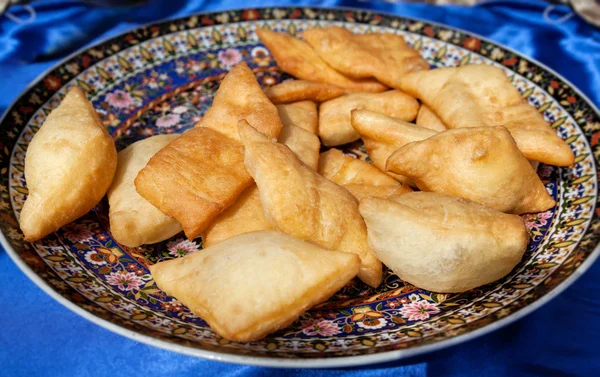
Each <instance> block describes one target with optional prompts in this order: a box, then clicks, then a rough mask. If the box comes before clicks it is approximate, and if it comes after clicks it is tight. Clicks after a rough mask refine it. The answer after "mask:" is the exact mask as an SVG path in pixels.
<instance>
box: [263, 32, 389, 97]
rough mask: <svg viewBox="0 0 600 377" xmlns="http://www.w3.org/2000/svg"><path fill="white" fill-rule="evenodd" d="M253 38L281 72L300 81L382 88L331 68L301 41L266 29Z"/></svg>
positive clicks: (363, 89) (351, 88) (361, 89)
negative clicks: (264, 47)
mask: <svg viewBox="0 0 600 377" xmlns="http://www.w3.org/2000/svg"><path fill="white" fill-rule="evenodd" d="M256 35H258V38H260V40H261V42H262V43H263V44H264V45H265V46H267V48H268V49H269V51H271V54H272V55H273V58H275V61H276V62H277V65H278V66H279V68H281V70H282V71H284V72H286V73H289V74H290V75H292V76H294V77H296V78H299V79H302V80H311V81H317V82H322V83H327V84H333V85H337V86H339V87H342V88H344V89H345V90H347V91H354V92H382V91H384V90H386V89H387V88H386V87H385V85H383V84H381V83H379V82H378V81H376V80H373V79H363V80H356V79H352V78H350V77H348V76H344V75H343V74H341V73H340V72H338V71H336V70H335V69H333V68H331V67H330V66H329V65H328V64H327V63H325V61H324V60H323V59H321V58H320V57H319V55H317V53H316V52H315V51H314V50H313V48H312V47H311V46H310V45H309V44H308V43H306V42H305V41H303V40H302V39H299V38H296V37H293V36H291V35H289V34H286V33H277V32H274V31H271V30H268V29H256Z"/></svg>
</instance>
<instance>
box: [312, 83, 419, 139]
mask: <svg viewBox="0 0 600 377" xmlns="http://www.w3.org/2000/svg"><path fill="white" fill-rule="evenodd" d="M359 108H360V109H367V110H371V111H375V112H378V113H381V114H385V115H388V116H391V117H395V118H398V119H401V120H404V121H411V120H413V119H415V117H416V116H417V112H418V111H419V103H418V102H417V100H416V99H414V98H413V97H411V96H409V95H408V94H406V93H403V92H401V91H399V90H389V91H387V92H383V93H350V94H347V95H345V96H341V97H338V98H335V99H332V100H329V101H327V102H323V103H322V104H321V105H320V106H319V136H320V137H321V140H322V141H323V145H327V146H336V145H342V144H346V143H350V142H352V141H355V140H358V139H359V138H360V135H359V133H358V132H357V131H356V130H354V128H352V122H351V118H350V112H351V111H352V110H353V109H359Z"/></svg>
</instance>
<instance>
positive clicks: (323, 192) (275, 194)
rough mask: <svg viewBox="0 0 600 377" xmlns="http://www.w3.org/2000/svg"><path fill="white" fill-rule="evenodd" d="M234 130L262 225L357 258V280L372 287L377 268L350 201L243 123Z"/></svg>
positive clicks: (376, 279) (339, 189)
mask: <svg viewBox="0 0 600 377" xmlns="http://www.w3.org/2000/svg"><path fill="white" fill-rule="evenodd" d="M239 129H240V137H241V139H242V142H243V143H244V147H245V163H246V168H247V169H248V171H249V172H250V174H251V175H252V177H253V178H254V181H255V182H256V184H257V186H258V190H259V193H260V199H261V202H262V204H263V206H264V209H265V215H266V217H267V219H268V220H269V221H270V222H271V223H272V224H274V225H276V227H277V229H278V230H280V231H282V232H283V233H286V234H289V235H291V236H294V237H298V238H301V239H303V240H306V241H309V242H312V243H315V244H317V245H319V246H321V247H324V248H326V249H331V250H339V251H345V252H348V253H353V254H357V255H358V256H359V257H360V259H361V267H360V271H359V273H358V277H359V278H360V279H361V280H362V281H364V282H365V283H367V284H369V285H371V286H373V287H377V286H378V285H379V283H380V281H381V275H382V270H381V262H379V260H377V258H375V256H374V255H373V252H372V251H371V250H370V249H369V246H368V245H367V236H366V228H365V224H364V221H363V220H362V218H361V217H360V214H359V213H358V201H357V200H356V199H355V198H354V196H352V194H350V193H349V192H348V191H346V190H345V189H344V188H342V187H341V186H338V185H336V184H335V183H333V182H331V181H329V180H328V179H325V178H323V177H322V176H320V175H319V174H318V173H316V172H315V171H313V170H312V169H310V168H309V167H307V166H306V165H304V164H303V163H302V162H300V161H299V160H298V158H297V157H296V156H295V155H294V153H293V152H292V151H290V149H289V148H288V147H286V146H285V145H283V144H279V143H276V142H274V141H273V140H271V139H269V138H267V137H265V136H264V135H262V134H260V133H259V132H257V131H256V130H254V129H253V128H252V127H250V126H249V125H248V124H246V122H244V121H241V122H240V124H239Z"/></svg>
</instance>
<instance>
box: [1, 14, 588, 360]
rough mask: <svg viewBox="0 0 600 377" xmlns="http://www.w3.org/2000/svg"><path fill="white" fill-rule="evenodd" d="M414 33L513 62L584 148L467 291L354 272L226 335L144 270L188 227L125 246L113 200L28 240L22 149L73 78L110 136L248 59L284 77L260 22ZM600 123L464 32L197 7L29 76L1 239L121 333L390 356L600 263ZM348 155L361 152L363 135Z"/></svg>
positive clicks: (383, 19) (23, 264)
mask: <svg viewBox="0 0 600 377" xmlns="http://www.w3.org/2000/svg"><path fill="white" fill-rule="evenodd" d="M331 24H335V25H341V26H345V27H347V28H349V29H351V30H352V31H354V32H356V33H364V32H368V31H380V32H381V31H385V32H392V33H397V34H400V35H402V36H404V37H405V39H406V40H407V42H408V43H410V44H411V45H412V46H413V47H414V48H416V49H417V50H419V51H420V52H421V54H422V55H423V56H424V57H425V58H426V59H428V60H429V61H430V63H431V64H432V65H433V66H438V67H442V66H458V65H463V64H493V65H496V66H499V67H501V68H502V69H504V71H505V72H506V74H507V75H508V76H509V77H510V79H511V80H512V82H513V83H514V85H515V86H517V87H518V88H519V90H520V91H521V93H522V95H523V97H525V98H527V100H528V101H529V102H530V103H531V104H533V105H534V106H536V107H537V109H538V110H539V111H540V113H542V114H543V115H544V116H545V117H546V119H547V120H548V122H550V123H551V125H552V127H553V128H554V129H556V131H557V132H558V133H559V134H560V135H561V136H562V137H563V138H564V139H565V140H566V141H567V143H569V145H570V146H571V148H572V149H573V150H574V151H575V155H576V160H575V161H576V164H575V165H574V166H573V167H571V168H556V167H552V166H546V165H541V166H540V167H539V169H538V173H539V175H540V177H541V179H542V180H543V182H544V183H545V185H546V188H547V190H548V192H550V193H551V195H552V196H553V197H554V198H555V199H556V201H557V203H558V205H557V206H556V207H555V208H554V209H552V210H549V211H547V212H544V213H539V214H536V215H527V216H525V219H526V222H527V225H528V227H529V229H530V231H531V235H532V241H531V244H530V246H529V249H528V251H527V253H526V255H525V257H524V258H523V261H522V262H521V263H520V264H519V265H518V266H517V267H516V268H515V269H514V270H513V271H512V272H511V273H510V274H509V275H508V276H507V277H505V278H504V279H502V280H500V281H497V282H495V283H492V284H489V285H486V286H483V287H480V288H478V289H474V290H471V291H469V292H465V293H462V294H434V293H431V292H428V291H424V290H421V289H418V288H416V287H414V286H412V285H410V284H407V283H405V282H403V281H401V280H399V279H398V277H397V276H395V275H394V274H392V273H390V272H389V271H387V272H386V273H385V274H384V281H383V283H382V284H381V286H380V287H379V288H378V289H371V288H369V287H367V286H365V285H364V284H362V283H361V282H360V281H358V280H355V281H353V282H352V283H351V284H349V285H348V286H346V287H345V288H343V289H342V290H341V291H339V292H338V293H337V294H336V295H335V296H334V297H332V298H331V299H330V300H328V301H327V302H325V303H323V304H321V305H319V306H317V307H315V308H313V309H312V310H310V311H309V312H307V313H306V314H305V315H303V316H302V317H301V318H300V319H299V320H298V321H296V322H295V323H294V324H293V325H291V326H290V327H289V328H287V329H285V330H282V331H279V332H277V333H275V334H272V335H271V336H269V337H267V338H266V339H264V340H262V341H259V342H253V343H246V344H243V343H234V342H229V341H227V340H225V339H222V338H220V337H219V336H217V335H216V334H215V333H214V332H212V331H211V330H210V328H209V327H208V326H207V325H206V323H205V322H204V321H203V320H202V319H201V318H198V317H196V316H195V315H193V314H192V313H191V312H190V311H189V310H188V309H187V308H185V307H184V306H182V305H181V304H180V303H179V302H177V301H176V300H175V299H173V298H171V297H168V296H166V295H165V294H164V293H163V292H161V291H160V290H159V289H157V287H156V285H155V283H154V281H153V280H152V277H151V276H150V274H149V272H148V269H147V268H146V266H147V265H149V264H152V263H156V262H157V261H160V260H166V259H170V258H176V257H180V256H183V255H186V254H188V253H194V252H199V253H201V252H202V251H201V249H202V240H201V239H196V240H194V241H187V240H185V239H184V237H183V236H182V235H181V234H180V235H177V236H175V237H173V238H172V239H170V240H168V241H165V242H163V243H160V244H155V245H146V246H144V247H139V248H127V247H124V246H122V245H119V244H118V243H116V242H115V241H114V240H113V239H112V238H111V234H110V232H109V227H108V218H107V212H108V211H107V203H106V201H103V202H101V203H100V204H99V205H98V206H97V207H96V208H94V210H93V211H91V212H90V213H88V214H87V215H85V216H84V217H82V218H81V219H79V220H77V221H76V222H74V223H72V224H70V225H68V226H65V227H63V228H62V229H61V230H60V231H58V232H57V233H55V234H53V235H51V236H49V237H46V238H45V239H43V240H42V241H40V242H37V243H35V244H29V243H26V242H24V241H23V239H22V233H21V232H20V231H19V227H18V218H19V212H20V210H21V207H22V205H23V202H24V200H25V198H26V196H27V186H26V182H25V178H24V174H23V166H24V158H25V153H26V150H27V145H28V144H29V142H30V141H31V138H32V137H33V135H34V134H35V133H36V131H37V130H38V129H39V127H40V126H41V125H42V123H43V122H44V119H45V118H46V116H47V115H48V113H49V112H50V111H51V110H52V109H53V108H55V107H56V106H57V105H58V104H59V102H60V100H61V98H62V97H63V96H64V95H65V93H66V92H67V90H68V88H69V87H71V86H72V85H79V86H80V87H81V88H82V89H84V90H85V91H86V92H87V95H88V98H89V99H90V100H91V101H92V102H93V104H94V106H95V108H96V109H97V111H98V112H99V113H100V115H101V117H102V119H103V121H104V123H105V125H106V127H107V128H108V129H109V131H110V133H111V134H112V135H113V137H114V140H115V142H116V143H117V147H118V148H119V150H120V149H122V148H124V147H125V146H126V145H128V144H130V143H132V142H134V141H136V140H139V139H142V138H145V137H148V136H150V135H155V134H161V133H173V132H181V131H183V130H185V129H187V128H189V127H191V126H192V125H193V124H194V123H196V122H197V121H198V120H199V119H200V117H202V114H203V113H204V112H205V111H206V109H207V108H208V107H209V106H210V104H211V102H212V98H213V95H214V93H215V91H216V89H217V88H218V86H219V82H220V80H221V79H222V78H223V76H224V75H225V73H226V72H227V71H228V70H229V69H230V68H231V67H232V66H234V65H235V64H237V63H238V62H240V61H242V60H245V61H246V62H248V64H249V66H250V67H251V68H252V70H253V71H254V72H255V74H256V76H257V78H258V80H259V82H260V83H261V85H264V86H269V85H273V84H275V83H278V82H280V81H282V80H285V79H287V78H288V76H286V75H285V74H283V73H282V72H281V71H280V70H279V69H278V67H277V65H276V64H275V61H274V60H273V59H272V57H271V55H270V54H269V51H268V50H267V49H266V48H265V47H263V46H262V45H261V43H260V42H259V41H258V40H257V37H256V35H255V33H254V30H255V28H257V27H259V26H268V27H270V28H272V29H275V30H278V31H287V32H289V33H292V34H295V33H298V32H299V31H301V30H303V29H305V28H307V27H313V26H318V25H321V26H324V25H331ZM599 131H600V119H599V115H598V113H597V110H596V109H595V108H594V107H593V105H592V104H591V103H590V102H589V101H588V100H587V99H586V98H585V97H584V96H583V95H581V93H579V92H578V91H577V90H576V89H575V88H573V87H572V86H571V85H570V84H569V83H568V82H566V81H565V80H564V79H562V78H561V77H560V76H558V75H557V74H556V73H553V72H552V71H550V70H548V69H547V68H544V67H543V66H541V65H540V64H539V63H536V62H534V61H532V60H530V59H527V58H525V57H523V56H521V55H519V54H517V53H515V52H514V51H511V50H508V49H507V48H504V47H502V46H498V45H496V44H494V43H493V42H489V41H486V40H484V39H481V38H479V37H477V36H473V35H470V34H469V33H467V32H465V31H459V30H456V29H451V28H448V27H445V26H441V25H437V24H435V25H434V24H430V23H427V22H425V21H418V20H412V19H404V18H399V17H396V16H390V15H381V14H374V13H370V12H365V11H355V10H330V9H295V8H280V9H277V8H268V9H248V10H239V11H229V12H222V13H211V14H202V15H197V16H191V17H187V18H182V19H178V20H174V21H168V22H164V23H159V24H155V25H150V26H146V27H142V28H139V29H136V30H133V31H131V32H129V33H127V34H124V35H121V36H118V37H116V38H113V39H110V40H107V41H105V42H103V43H101V44H99V45H96V46H95V47H93V48H90V49H87V50H85V51H81V52H78V53H77V54H75V55H73V56H71V57H70V58H68V59H67V60H65V61H64V62H62V63H61V64H60V65H58V66H57V67H55V68H54V69H52V70H51V71H49V72H47V73H46V74H44V75H43V76H42V77H41V78H40V79H39V80H38V81H37V82H35V83H33V84H32V85H31V86H30V88H29V89H27V90H26V91H25V92H24V93H23V94H22V95H21V97H20V98H19V99H18V100H17V101H16V102H15V103H14V105H13V106H12V108H10V109H9V110H8V111H7V113H6V114H5V116H4V118H3V119H2V121H1V124H0V179H1V182H0V183H1V185H0V191H1V200H0V228H1V230H2V233H3V237H2V244H3V246H4V248H5V249H6V250H7V251H8V252H9V253H10V255H11V257H12V258H13V260H14V261H15V262H16V263H17V264H18V265H19V267H20V268H21V269H22V270H23V271H24V272H25V273H26V274H27V275H28V276H29V277H30V278H31V279H32V280H34V281H35V282H36V283H37V284H38V285H39V286H40V287H41V288H42V289H44V290H45V291H46V292H48V293H49V294H50V295H52V296H53V297H54V298H56V299H57V300H58V301H60V302H61V303H63V304H64V305H66V306H67V307H69V308H70V309H72V310H74V311H75V312H77V313H79V314H80V315H82V316H84V317H86V318H88V319H90V320H92V321H94V322H95V323H97V324H99V325H101V326H104V327H106V328H109V329H111V330H113V331H115V332H117V333H120V334H122V335H125V336H128V337H131V338H134V339H137V340H139V341H142V342H145V343H148V344H152V345H155V346H158V347H162V348H166V349H170V350H174V351H178V352H182V353H185V354H189V355H195V356H201V357H207V358H212V359H217V360H223V361H229V362H237V363H248V364H260V365H271V366H291V367H328V366H329V367H331V366H349V365H358V364H367V363H374V362H381V361H388V360H394V359H398V358H402V357H407V356H410V355H415V354H418V353H423V352H427V351H431V350H433V349H438V348H441V347H444V346H448V345H451V344H456V343H458V342H461V341H464V340H466V339H469V338H472V337H474V336H477V335H481V334H483V333H486V332H489V331H491V330H493V329H497V328H499V327H501V326H503V325H505V324H507V323H509V322H511V321H513V320H515V319H517V318H519V317H522V316H523V315H525V314H526V313H529V312H531V311H532V310H533V309H535V308H538V307H539V306H540V305H542V304H543V303H544V302H547V301H548V300H549V299H550V298H552V297H553V296H555V295H556V294H558V293H559V292H560V291H561V290H563V289H564V288H565V287H566V286H568V285H569V284H570V283H572V282H573V281H574V280H575V279H576V277H577V276H579V275H580V274H581V273H582V272H583V271H584V270H585V269H586V268H587V267H588V266H589V265H590V264H591V263H592V262H593V260H594V259H595V258H596V256H597V254H598V249H596V245H597V243H598V239H599V231H600V219H599V218H598V214H597V211H596V204H597V201H598V181H597V174H596V173H597V163H598V158H600V147H599V146H600V145H599V144H598V141H599V139H600V132H599ZM346 150H347V152H349V153H355V154H356V155H358V156H359V157H361V158H365V157H366V155H365V154H364V151H363V150H362V148H361V147H360V145H359V144H355V145H352V146H349V147H348V148H347V149H346Z"/></svg>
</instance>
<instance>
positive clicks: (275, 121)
mask: <svg viewBox="0 0 600 377" xmlns="http://www.w3.org/2000/svg"><path fill="white" fill-rule="evenodd" d="M242 118H243V119H247V120H248V121H249V122H251V124H252V126H253V127H255V128H256V129H257V130H258V132H262V133H264V134H265V135H268V137H277V136H279V133H280V131H281V128H282V124H281V121H280V119H279V115H278V114H277V108H276V107H275V105H273V104H272V103H271V101H270V100H269V99H268V98H267V96H266V95H265V94H264V92H263V91H262V89H261V88H260V86H259V85H258V82H257V81H256V78H255V77H254V74H253V73H252V71H251V70H250V69H249V68H248V66H247V65H246V63H240V64H238V65H237V66H235V67H234V68H233V69H232V70H231V71H230V72H229V73H228V74H227V76H225V78H224V79H223V82H222V83H221V86H220V87H219V90H218V91H217V93H216V95H215V99H214V101H213V105H212V107H211V108H210V109H209V110H208V111H207V112H206V114H205V116H204V117H203V118H202V120H201V121H200V122H199V123H198V125H197V126H196V127H195V128H194V129H192V130H190V131H188V132H186V133H185V134H183V135H182V136H181V137H179V138H178V139H176V140H174V141H173V142H171V143H170V144H169V145H167V146H166V147H165V148H163V149H162V150H161V151H160V152H158V153H157V154H156V155H154V157H152V158H151V159H150V161H149V162H148V164H147V165H146V167H145V168H144V169H142V170H141V171H140V173H139V174H138V176H137V178H136V179H135V186H136V189H137V191H138V193H139V194H140V195H141V196H143V197H144V198H145V199H146V200H148V201H149V202H150V203H152V204H153V205H154V206H156V207H157V208H159V209H160V210H161V211H162V212H164V213H165V214H166V215H168V216H170V217H173V218H174V219H176V220H177V221H179V223H181V225H182V226H183V230H184V231H185V235H186V236H187V237H188V238H189V239H193V238H195V237H197V236H198V235H199V234H200V233H202V232H203V231H204V230H205V229H206V227H207V226H208V225H209V224H210V223H211V222H212V221H213V220H214V219H215V218H216V217H217V216H218V215H219V213H221V212H222V211H223V210H224V209H225V208H227V207H229V206H230V205H231V204H233V203H234V202H235V199H236V198H237V197H238V196H239V195H240V194H241V193H242V192H243V191H244V190H245V189H246V188H247V187H248V186H250V185H251V184H252V177H251V176H250V175H249V174H248V172H247V171H246V168H245V167H244V163H243V161H244V147H243V146H242V144H241V143H240V141H239V136H238V134H237V131H236V132H232V131H234V130H233V129H232V128H231V126H232V124H233V125H234V126H235V124H236V123H237V121H238V120H239V119H242Z"/></svg>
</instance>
